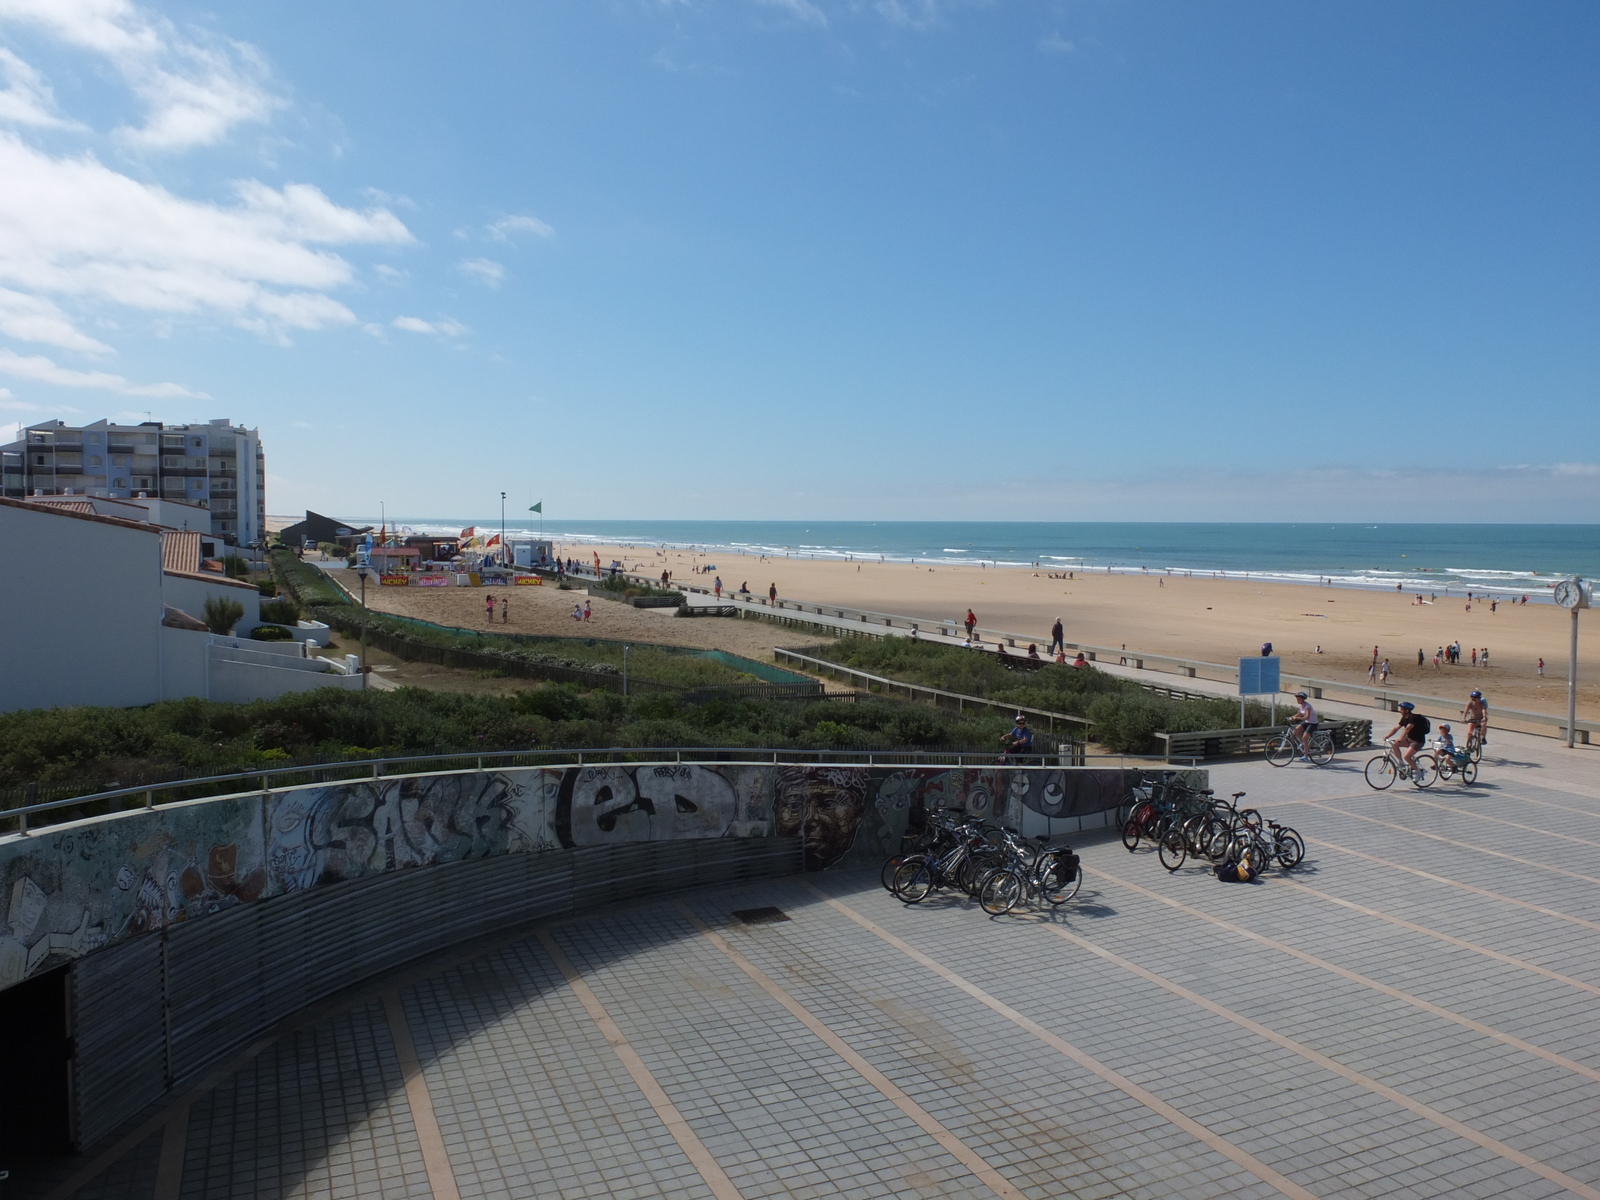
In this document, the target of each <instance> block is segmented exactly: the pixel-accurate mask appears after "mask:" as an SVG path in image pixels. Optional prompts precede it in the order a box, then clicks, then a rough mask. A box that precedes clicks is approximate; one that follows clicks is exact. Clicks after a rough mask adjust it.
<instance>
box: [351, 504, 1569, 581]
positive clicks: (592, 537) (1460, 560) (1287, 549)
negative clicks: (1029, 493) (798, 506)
mask: <svg viewBox="0 0 1600 1200" xmlns="http://www.w3.org/2000/svg"><path fill="white" fill-rule="evenodd" d="M374 523H376V522H374ZM399 524H400V525H402V526H403V527H409V528H410V529H412V530H414V531H415V532H417V533H457V532H459V531H460V530H461V529H463V528H465V527H466V526H468V525H478V526H479V527H481V528H484V529H488V530H498V529H499V527H500V522H499V518H498V517H493V518H489V519H481V518H480V519H478V520H457V521H452V520H447V519H443V518H431V517H430V518H419V519H415V520H409V521H401V522H399ZM506 529H507V531H508V532H512V533H537V532H538V531H539V529H540V526H539V524H538V523H537V522H533V523H528V522H523V521H508V522H507V524H506ZM544 536H545V537H548V538H553V539H554V540H556V541H559V542H563V543H565V544H568V545H582V544H585V543H593V544H602V543H623V544H627V545H635V546H641V547H645V546H673V547H693V548H696V549H700V550H703V551H704V552H705V553H706V554H707V555H709V556H711V557H712V558H713V559H714V557H715V555H716V554H717V553H718V552H723V553H727V552H730V551H739V550H742V551H745V552H746V553H756V554H770V555H775V556H779V557H782V556H785V555H788V556H792V557H808V558H819V559H868V560H875V559H882V560H884V561H888V562H911V561H916V562H925V563H938V562H946V563H968V564H974V565H975V564H977V563H980V562H982V563H988V564H990V565H993V566H1000V567H1033V566H1035V565H1037V566H1038V567H1039V568H1040V569H1049V570H1056V571H1085V570H1098V571H1104V570H1107V569H1110V570H1112V571H1115V572H1143V571H1145V570H1148V571H1150V572H1152V573H1153V572H1158V571H1160V572H1166V571H1173V572H1192V573H1194V574H1197V575H1198V574H1202V573H1205V574H1210V573H1213V572H1217V573H1223V574H1226V575H1228V576H1230V577H1231V576H1244V575H1248V576H1249V577H1250V578H1252V579H1268V580H1278V581H1282V582H1287V583H1309V584H1315V583H1318V582H1319V581H1322V580H1327V581H1329V582H1330V583H1332V584H1333V585H1334V586H1341V587H1363V588H1389V589H1393V588H1394V586H1395V585H1396V584H1397V583H1398V584H1400V585H1401V586H1402V587H1404V588H1406V589H1407V590H1411V591H1416V590H1424V591H1433V592H1439V593H1444V592H1446V591H1447V590H1449V591H1452V592H1455V593H1457V594H1459V593H1462V592H1465V591H1473V592H1486V593H1495V594H1500V595H1515V594H1520V593H1529V594H1532V595H1535V596H1539V595H1541V594H1542V593H1544V592H1546V590H1547V589H1548V588H1549V587H1550V586H1551V585H1552V584H1553V583H1554V582H1555V581H1556V580H1557V579H1560V578H1565V577H1569V576H1572V575H1581V576H1584V577H1586V578H1596V577H1600V525H1367V524H1360V525H1338V524H1327V525H1319V524H1310V523H1304V524H1301V523H1294V524H1215V525H1213V524H1186V523H1181V522H1170V523H1143V522H1126V523H1124V522H1103V523H1087V522H1086V523H1056V522H1022V521H1019V522H1002V521H970V522H969V521H567V520H562V521H551V522H550V523H548V524H547V525H545V526H544Z"/></svg>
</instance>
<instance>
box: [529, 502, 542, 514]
mask: <svg viewBox="0 0 1600 1200" xmlns="http://www.w3.org/2000/svg"><path fill="white" fill-rule="evenodd" d="M528 511H529V512H536V513H542V512H543V511H544V501H543V500H541V501H539V503H537V504H535V505H534V506H533V507H532V508H530V509H529V510H528Z"/></svg>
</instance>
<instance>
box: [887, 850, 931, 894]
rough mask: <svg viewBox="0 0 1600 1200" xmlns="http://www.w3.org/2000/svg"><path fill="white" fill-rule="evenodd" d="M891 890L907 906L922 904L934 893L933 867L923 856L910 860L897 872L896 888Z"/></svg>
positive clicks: (895, 877) (902, 864)
mask: <svg viewBox="0 0 1600 1200" xmlns="http://www.w3.org/2000/svg"><path fill="white" fill-rule="evenodd" d="M890 890H891V891H892V892H894V894H895V896H896V898H898V899H900V900H902V901H904V902H905V903H907V904H917V903H920V902H921V901H923V900H925V899H927V896H928V893H929V892H931V891H933V867H932V866H931V865H929V863H928V860H927V859H925V858H923V857H922V856H921V855H914V856H913V857H911V858H908V859H907V860H906V861H905V862H903V863H901V864H900V869H899V870H898V871H896V872H895V874H894V887H893V888H891V889H890Z"/></svg>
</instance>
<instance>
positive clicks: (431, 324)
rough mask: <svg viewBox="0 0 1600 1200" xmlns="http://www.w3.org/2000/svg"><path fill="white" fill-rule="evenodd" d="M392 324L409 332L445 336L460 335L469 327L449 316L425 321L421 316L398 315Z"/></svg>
mask: <svg viewBox="0 0 1600 1200" xmlns="http://www.w3.org/2000/svg"><path fill="white" fill-rule="evenodd" d="M390 324H391V325H393V326H394V327H395V328H396V329H404V330H405V331H406V332H408V333H428V334H443V335H444V336H445V337H460V336H461V335H462V334H464V333H466V332H467V327H466V326H465V325H463V324H462V323H461V322H460V321H453V320H451V319H450V318H448V317H445V318H443V319H442V320H438V321H424V320H423V319H422V318H421V317H396V318H395V319H394V320H393V321H391V322H390Z"/></svg>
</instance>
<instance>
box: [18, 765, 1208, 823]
mask: <svg viewBox="0 0 1600 1200" xmlns="http://www.w3.org/2000/svg"><path fill="white" fill-rule="evenodd" d="M1065 757H1067V754H1066V753H1065V752H1063V753H1061V754H1008V755H1003V756H998V757H997V756H996V754H995V752H994V751H992V750H837V749H832V748H821V749H815V750H809V749H803V748H796V747H788V748H778V749H770V748H760V747H748V746H602V747H591V748H587V749H581V750H570V749H562V750H485V751H466V752H463V753H451V754H418V755H400V756H394V755H385V756H383V757H381V758H363V759H348V760H344V761H339V762H332V763H326V764H307V765H300V766H296V765H293V764H287V763H286V764H284V765H282V766H277V767H261V768H258V769H256V770H251V771H233V772H229V773H227V774H222V775H202V776H198V777H195V778H190V779H175V780H170V781H167V782H163V783H147V784H140V785H137V786H135V787H125V788H109V789H107V790H105V791H100V792H90V793H86V794H83V795H77V796H66V797H62V798H59V799H55V800H44V801H39V802H37V803H33V804H23V805H20V806H17V807H14V808H7V809H0V822H7V821H15V822H16V823H17V829H16V833H17V834H19V835H21V836H24V837H26V836H28V834H29V833H30V832H31V831H30V827H29V822H28V818H29V817H31V816H34V815H37V814H39V813H47V812H58V811H60V810H62V809H69V808H83V807H85V806H89V805H111V804H112V803H113V802H115V801H118V800H133V801H135V803H133V804H131V805H126V806H123V807H121V808H110V809H108V810H107V811H109V812H117V811H126V809H127V808H143V809H154V808H157V807H160V805H161V803H163V802H172V801H174V800H178V801H184V800H197V799H209V800H218V799H224V798H226V797H228V796H248V795H270V794H272V793H273V792H284V791H293V790H295V789H297V788H304V787H317V786H320V785H324V784H337V783H359V782H361V781H363V780H372V779H394V778H404V777H406V776H410V775H451V774H470V773H472V772H475V771H490V770H509V769H511V768H533V767H545V768H564V767H586V766H588V767H592V766H605V765H608V764H617V765H621V764H628V765H638V764H649V763H671V764H674V765H681V766H718V765H726V764H729V763H735V764H740V763H743V764H749V765H752V766H824V767H959V768H963V769H969V770H970V769H993V768H1002V769H1006V768H1014V767H1048V768H1052V769H1056V768H1062V767H1066V766H1069V765H1070V766H1079V767H1085V766H1095V765H1098V766H1102V767H1111V766H1118V767H1123V766H1126V765H1127V764H1128V763H1130V762H1131V763H1139V764H1143V763H1159V764H1170V763H1172V762H1174V761H1175V760H1174V759H1169V758H1168V757H1167V756H1166V755H1162V754H1083V753H1081V752H1077V751H1076V750H1074V751H1073V753H1072V757H1073V758H1074V759H1075V760H1076V761H1074V762H1072V763H1070V764H1069V763H1066V762H1063V761H1062V759H1063V758H1065ZM1089 759H1098V760H1101V761H1100V762H1099V763H1090V762H1088V761H1087V760H1089ZM1198 762H1199V759H1191V760H1190V763H1189V765H1190V766H1195V765H1197V764H1198ZM446 763H453V764H461V765H458V766H452V767H448V768H446V769H444V770H439V769H437V768H438V766H439V765H440V764H446ZM468 764H470V765H468ZM405 766H411V767H417V766H428V767H430V768H432V769H429V770H425V771H423V770H410V771H407V770H400V771H396V770H394V769H393V768H395V767H405ZM346 772H356V774H353V775H348V776H344V777H338V778H330V777H329V776H333V775H335V774H336V773H338V774H341V775H342V773H346ZM274 777H276V778H277V779H278V780H279V782H278V783H277V784H274V783H273V779H274ZM286 777H295V778H293V779H292V780H291V781H290V782H284V780H285V778H286ZM228 784H239V785H241V786H239V787H236V788H233V789H231V790H227V789H226V786H225V785H228ZM245 785H248V786H245ZM207 787H222V788H224V790H220V791H216V792H214V793H212V794H210V795H207V796H177V797H173V796H171V795H169V793H173V792H180V791H185V790H192V789H195V788H207ZM158 797H164V799H161V800H158ZM85 815H87V814H85ZM97 815H99V814H97ZM73 819H76V818H73Z"/></svg>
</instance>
